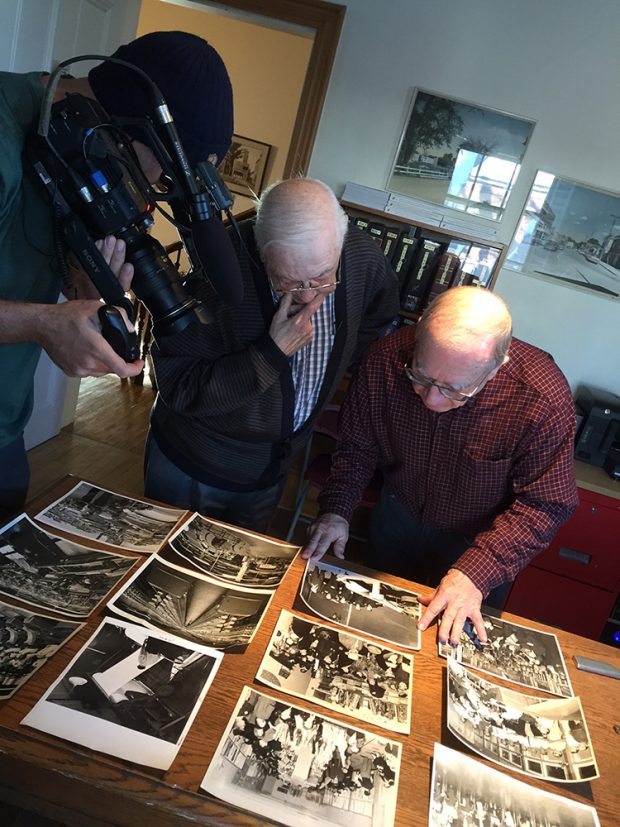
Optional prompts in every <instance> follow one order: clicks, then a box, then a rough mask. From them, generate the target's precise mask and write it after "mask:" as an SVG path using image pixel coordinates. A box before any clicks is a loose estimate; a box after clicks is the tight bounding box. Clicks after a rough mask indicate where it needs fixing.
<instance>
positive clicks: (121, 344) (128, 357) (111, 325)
mask: <svg viewBox="0 0 620 827" xmlns="http://www.w3.org/2000/svg"><path fill="white" fill-rule="evenodd" d="M97 315H98V316H99V321H100V322H101V335H102V336H103V338H104V339H105V340H106V342H107V343H108V344H109V345H110V347H111V348H112V349H113V350H114V351H116V353H118V355H119V356H120V357H121V359H124V360H125V361H126V362H135V361H137V360H138V359H139V358H140V343H139V341H138V336H137V334H136V333H134V332H133V331H131V330H127V325H126V324H125V319H123V316H122V314H121V312H120V310H119V309H118V307H114V305H112V304H103V305H101V307H100V308H99V310H98V311H97Z"/></svg>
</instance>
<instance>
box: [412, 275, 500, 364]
mask: <svg viewBox="0 0 620 827" xmlns="http://www.w3.org/2000/svg"><path fill="white" fill-rule="evenodd" d="M511 337H512V318H511V316H510V311H509V310H508V307H507V306H506V304H505V302H504V301H503V300H502V299H500V298H499V296H497V295H495V294H494V293H491V292H490V291H489V290H485V289H483V288H480V287H455V288H453V289H451V290H446V291H445V292H444V293H442V294H441V295H439V296H438V297H437V298H436V299H435V301H433V302H431V304H430V305H429V306H428V307H427V308H426V310H425V311H424V313H423V314H422V318H421V319H420V321H419V322H418V324H417V326H416V342H417V345H416V348H419V349H426V348H427V347H428V346H440V347H442V348H443V349H445V350H447V351H450V352H452V353H454V354H462V355H463V356H467V355H469V356H470V358H471V361H472V364H480V365H489V366H499V365H501V364H502V362H503V361H504V358H505V356H506V354H507V352H508V348H509V346H510V340H511Z"/></svg>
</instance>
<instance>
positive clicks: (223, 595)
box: [108, 555, 273, 650]
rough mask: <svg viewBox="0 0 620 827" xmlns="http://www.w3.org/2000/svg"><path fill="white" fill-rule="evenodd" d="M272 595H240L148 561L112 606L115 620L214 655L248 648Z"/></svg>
mask: <svg viewBox="0 0 620 827" xmlns="http://www.w3.org/2000/svg"><path fill="white" fill-rule="evenodd" d="M272 596H273V591H259V590H258V589H241V588H239V587H238V586H237V587H236V586H232V585H226V584H224V583H222V582H221V581H215V580H211V579H210V578H209V577H207V575H205V574H199V573H197V572H191V571H188V570H187V569H184V568H181V567H180V566H176V565H174V564H173V563H169V562H167V561H165V560H163V559H162V558H161V557H159V556H158V555H154V556H153V557H151V558H149V559H148V560H147V561H146V562H145V563H144V564H143V565H142V566H141V567H140V568H139V569H138V571H137V572H136V573H135V574H134V575H133V576H132V577H131V578H130V579H129V580H128V581H127V583H125V584H124V586H123V587H122V588H121V589H120V590H119V591H118V592H117V593H116V594H115V595H114V596H113V597H112V599H111V600H110V601H109V602H108V606H109V608H110V609H112V610H113V611H114V612H116V613H117V614H120V615H122V616H123V617H126V618H127V619H128V620H131V621H133V622H134V623H143V624H144V625H145V626H149V627H150V628H153V629H160V630H161V631H163V632H165V633H166V634H171V635H174V636H175V637H179V638H182V639H183V640H189V641H192V642H193V643H198V644H201V645H203V646H212V647H213V648H214V649H221V650H230V649H232V648H237V647H243V646H246V645H247V644H248V643H249V642H250V641H251V640H252V638H253V637H254V633H255V632H256V629H257V628H258V625H259V623H260V622H261V620H262V618H263V615H264V613H265V612H266V610H267V607H268V606H269V601H270V600H271V598H272Z"/></svg>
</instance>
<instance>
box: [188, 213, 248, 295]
mask: <svg viewBox="0 0 620 827" xmlns="http://www.w3.org/2000/svg"><path fill="white" fill-rule="evenodd" d="M192 238H193V241H194V245H195V248H196V252H197V253H198V257H199V259H200V263H201V265H202V268H203V270H204V272H205V275H206V276H207V278H208V279H209V281H210V282H211V284H212V285H213V289H214V290H215V292H216V293H217V294H218V296H219V297H220V299H221V300H222V301H223V302H224V303H225V304H229V305H235V304H240V303H241V301H242V300H243V281H242V278H241V268H240V266H239V259H238V258H237V254H236V252H235V248H234V247H233V243H232V241H231V240H230V236H229V234H228V232H227V230H226V228H225V227H224V225H223V224H222V222H221V221H220V220H219V218H216V217H212V218H209V219H207V220H206V221H193V222H192Z"/></svg>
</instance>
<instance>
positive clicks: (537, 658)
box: [439, 614, 573, 698]
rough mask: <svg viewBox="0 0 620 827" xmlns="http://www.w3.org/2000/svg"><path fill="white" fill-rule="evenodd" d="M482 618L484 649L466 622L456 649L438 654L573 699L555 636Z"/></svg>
mask: <svg viewBox="0 0 620 827" xmlns="http://www.w3.org/2000/svg"><path fill="white" fill-rule="evenodd" d="M482 617H483V620H484V627H485V629H486V630H487V636H488V643H486V644H485V645H484V646H483V645H482V644H481V643H480V641H479V640H478V636H477V635H476V633H475V631H474V628H473V625H472V623H471V621H467V626H468V628H467V631H465V630H464V631H463V633H462V634H461V641H460V643H459V644H458V646H452V645H451V644H449V643H444V644H441V643H440V644H439V654H440V655H442V656H443V657H452V658H455V659H456V660H457V661H458V662H459V663H462V664H463V665H464V666H472V667H473V668H474V669H479V670H480V671H481V672H486V673H487V674H488V675H497V677H499V678H505V679H506V680H508V681H512V682H513V683H518V684H521V686H530V687H532V688H533V689H541V690H542V691H543V692H549V693H551V694H552V695H559V696H560V697H562V698H571V697H572V695H573V690H572V687H571V685H570V679H569V677H568V672H567V671H566V664H565V663H564V657H563V656H562V651H561V649H560V644H559V643H558V639H557V637H556V636H555V635H553V634H551V633H550V632H541V631H539V630H538V629H530V628H528V627H527V626H520V625H519V624H517V623H510V622H509V621H508V620H502V619H501V618H499V617H494V616H492V615H488V614H483V616H482Z"/></svg>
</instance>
